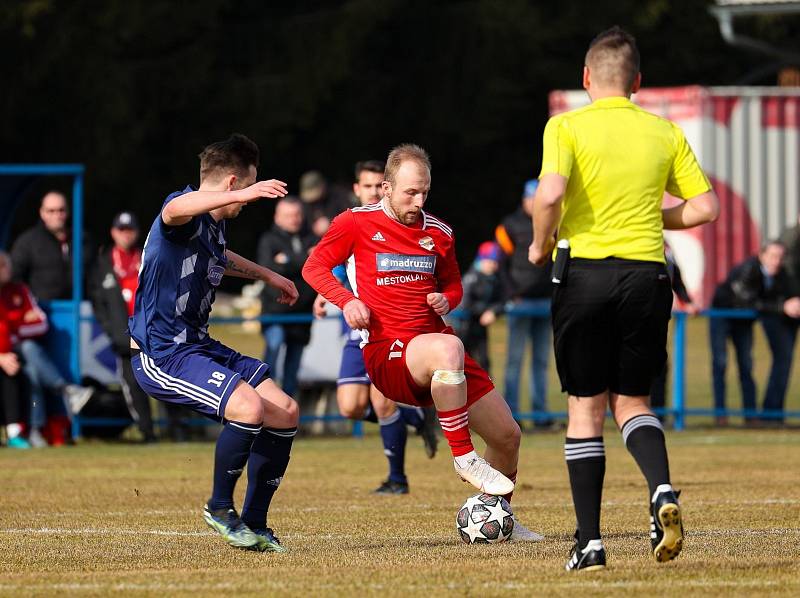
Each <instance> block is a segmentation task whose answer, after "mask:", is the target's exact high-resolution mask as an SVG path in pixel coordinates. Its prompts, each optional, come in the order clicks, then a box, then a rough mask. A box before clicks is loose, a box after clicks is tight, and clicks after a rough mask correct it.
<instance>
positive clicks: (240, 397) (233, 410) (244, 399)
mask: <svg viewBox="0 0 800 598" xmlns="http://www.w3.org/2000/svg"><path fill="white" fill-rule="evenodd" d="M224 417H225V419H227V420H232V421H238V422H244V423H248V424H257V423H259V422H261V421H262V420H263V418H264V406H263V405H262V404H261V397H260V396H259V395H258V393H257V392H256V391H255V389H254V388H252V387H251V386H249V385H247V384H245V383H244V382H240V383H239V385H238V386H237V387H236V390H234V391H233V394H232V395H231V397H230V399H228V404H227V405H226V406H225V414H224Z"/></svg>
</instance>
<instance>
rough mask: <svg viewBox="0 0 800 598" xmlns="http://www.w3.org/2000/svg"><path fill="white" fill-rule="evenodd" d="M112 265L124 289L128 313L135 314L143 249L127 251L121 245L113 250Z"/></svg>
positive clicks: (123, 295)
mask: <svg viewBox="0 0 800 598" xmlns="http://www.w3.org/2000/svg"><path fill="white" fill-rule="evenodd" d="M111 265H112V266H113V268H114V275H115V276H116V277H117V282H118V283H119V287H120V289H121V291H122V298H123V299H125V303H127V304H128V315H129V316H132V315H133V308H134V305H135V302H136V288H137V287H138V286H139V268H140V267H141V265H142V250H141V249H139V248H134V249H131V250H130V251H125V250H124V249H121V248H119V247H114V248H113V249H112V250H111Z"/></svg>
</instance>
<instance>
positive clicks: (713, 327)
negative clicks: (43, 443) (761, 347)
mask: <svg viewBox="0 0 800 598" xmlns="http://www.w3.org/2000/svg"><path fill="white" fill-rule="evenodd" d="M785 253H786V249H785V247H784V246H783V244H781V243H780V242H779V241H770V242H768V243H766V244H765V245H764V246H763V247H762V248H761V251H760V252H759V254H758V255H757V256H754V257H751V258H749V259H747V260H745V261H744V262H742V263H741V264H739V265H738V266H736V267H734V268H733V270H731V272H730V273H729V274H728V277H727V278H726V279H725V281H724V282H722V283H721V284H720V285H719V286H718V287H717V289H716V291H715V292H714V298H713V300H712V307H716V308H745V309H755V310H757V311H758V312H759V320H760V321H761V325H762V327H763V329H764V333H765V334H766V336H767V342H768V343H769V347H770V350H771V352H772V368H771V370H770V375H769V381H768V382H767V389H766V392H765V394H764V403H763V408H764V410H765V411H767V413H766V414H765V416H766V419H767V421H773V422H777V423H780V422H781V421H782V416H781V415H780V413H781V412H782V411H783V403H784V399H785V396H786V387H787V385H788V382H789V374H790V372H791V366H792V353H793V352H794V341H795V335H796V332H797V326H796V322H797V318H800V297H797V296H796V295H797V290H796V289H795V288H794V286H793V285H792V282H791V279H790V278H789V276H788V275H787V273H786V271H785V270H784V268H783V260H784V257H785ZM710 338H711V353H712V370H713V380H714V386H713V388H714V409H715V410H716V411H717V416H716V422H717V424H718V425H727V423H728V420H727V418H726V417H725V415H724V413H723V412H722V410H723V409H725V370H726V369H727V347H726V344H727V339H728V338H730V339H731V341H733V346H734V348H735V350H736V360H737V363H738V366H739V382H740V383H741V386H742V402H743V406H744V409H745V422H746V423H747V424H756V423H758V420H757V419H756V418H755V411H756V387H755V383H754V381H753V375H752V370H753V356H752V349H753V320H751V319H734V318H711V321H710Z"/></svg>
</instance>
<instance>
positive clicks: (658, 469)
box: [622, 414, 670, 496]
mask: <svg viewBox="0 0 800 598" xmlns="http://www.w3.org/2000/svg"><path fill="white" fill-rule="evenodd" d="M622 439H623V440H624V442H625V446H626V447H627V448H628V452H630V454H631V455H632V456H633V458H634V460H635V461H636V464H637V465H638V466H639V469H640V470H641V471H642V473H643V474H644V477H645V479H646V480H647V487H648V489H649V492H650V496H653V494H654V493H655V491H656V488H658V487H659V486H660V485H661V484H669V483H670V477H669V458H668V456H667V443H666V439H665V438H664V428H663V427H662V425H661V422H660V421H658V418H656V416H654V415H650V414H647V415H637V416H635V417H632V418H631V419H629V420H628V421H626V422H625V423H624V424H622Z"/></svg>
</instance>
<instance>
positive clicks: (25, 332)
mask: <svg viewBox="0 0 800 598" xmlns="http://www.w3.org/2000/svg"><path fill="white" fill-rule="evenodd" d="M20 287H21V288H20V293H21V294H22V297H23V300H22V308H21V310H20V311H21V312H22V321H20V322H19V324H18V327H17V331H16V332H17V335H18V336H19V338H21V339H26V338H36V337H39V336H42V335H43V334H45V333H46V332H47V329H48V327H49V325H48V323H47V315H46V314H45V313H44V312H43V311H42V309H41V308H40V307H39V304H38V303H36V299H35V298H34V296H33V295H32V294H31V291H30V289H29V288H28V287H27V286H25V285H20ZM26 316H27V318H26Z"/></svg>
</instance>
